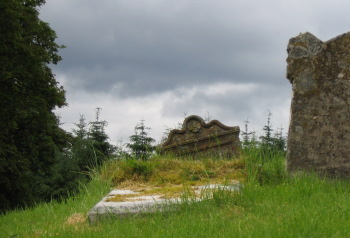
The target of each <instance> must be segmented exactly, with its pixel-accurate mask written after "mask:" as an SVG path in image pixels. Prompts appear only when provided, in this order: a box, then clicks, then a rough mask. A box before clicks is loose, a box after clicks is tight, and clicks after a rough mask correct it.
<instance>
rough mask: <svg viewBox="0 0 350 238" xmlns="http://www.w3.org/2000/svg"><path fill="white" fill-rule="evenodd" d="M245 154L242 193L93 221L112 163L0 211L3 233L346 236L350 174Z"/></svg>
mask: <svg viewBox="0 0 350 238" xmlns="http://www.w3.org/2000/svg"><path fill="white" fill-rule="evenodd" d="M243 160H244V163H245V170H244V173H243V174H244V176H245V182H244V187H243V190H242V192H241V193H227V192H225V191H218V192H217V193H215V194H214V197H213V199H211V200H205V201H202V202H198V203H185V204H183V205H179V207H178V208H179V209H177V210H176V211H173V212H166V213H155V214H149V215H142V216H141V215H136V216H133V217H129V218H124V219H119V220H112V221H105V222H101V223H99V224H98V225H95V226H90V225H88V223H87V221H86V213H87V212H88V210H89V209H90V208H91V207H92V206H93V205H94V204H95V203H96V202H97V201H98V200H100V199H101V197H102V196H103V195H104V194H106V193H107V192H108V191H109V187H110V185H111V184H109V183H108V182H103V181H107V180H109V179H110V178H114V175H111V174H108V173H110V171H109V169H110V168H111V166H110V165H109V166H108V168H107V167H105V168H104V170H103V172H102V173H100V174H99V175H98V176H97V175H95V176H94V179H93V180H92V182H91V183H90V184H88V185H87V186H86V187H83V190H82V192H81V194H79V195H77V196H76V197H72V198H69V199H68V200H67V201H65V202H62V203H57V202H52V203H48V204H41V205H38V206H37V207H35V208H32V209H26V210H21V211H13V212H10V213H8V214H6V215H2V216H0V231H1V232H0V237H162V238H163V237H349V236H350V226H349V221H350V182H348V181H342V180H328V179H324V178H318V177H317V176H316V175H314V174H311V175H304V174H299V175H295V176H289V175H287V174H286V173H285V171H284V157H283V155H281V154H276V153H270V152H268V153H266V152H264V153H262V152H261V151H259V150H252V149H251V150H249V151H246V152H245V153H244V155H243ZM190 167H191V166H190ZM153 171H155V170H153ZM102 178H104V179H102ZM107 178H108V179H107ZM158 182H159V181H158Z"/></svg>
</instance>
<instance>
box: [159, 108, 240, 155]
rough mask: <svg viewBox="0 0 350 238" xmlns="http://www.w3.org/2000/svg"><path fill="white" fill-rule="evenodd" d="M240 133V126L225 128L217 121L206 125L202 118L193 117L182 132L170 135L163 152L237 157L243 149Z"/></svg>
mask: <svg viewBox="0 0 350 238" xmlns="http://www.w3.org/2000/svg"><path fill="white" fill-rule="evenodd" d="M239 132H240V130H239V127H238V126H234V127H230V126H225V125H224V124H222V123H221V122H219V121H217V120H212V121H210V122H209V123H205V121H204V120H203V119H202V118H201V117H199V116H195V115H192V116H189V117H187V118H186V119H185V120H184V122H183V124H182V129H181V130H178V129H174V130H172V131H171V132H170V133H169V136H168V138H167V140H166V141H165V142H164V143H163V144H162V147H161V150H162V152H163V153H173V154H175V155H194V154H198V153H201V154H203V153H205V154H210V155H218V156H225V157H230V156H236V155H237V154H238V153H239V150H240V148H241V143H240V140H239Z"/></svg>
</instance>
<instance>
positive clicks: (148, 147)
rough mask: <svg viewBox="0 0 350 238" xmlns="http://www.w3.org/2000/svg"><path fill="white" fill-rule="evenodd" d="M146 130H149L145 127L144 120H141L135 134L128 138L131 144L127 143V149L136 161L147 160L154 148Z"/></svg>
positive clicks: (152, 140)
mask: <svg viewBox="0 0 350 238" xmlns="http://www.w3.org/2000/svg"><path fill="white" fill-rule="evenodd" d="M148 130H150V128H149V127H146V126H145V123H144V120H141V122H140V123H138V124H137V125H136V127H135V134H134V135H132V136H130V141H131V143H128V144H127V147H129V148H130V149H131V151H132V154H133V155H134V156H135V158H137V159H142V160H147V159H148V158H149V156H150V155H151V154H152V152H153V151H154V150H155V146H153V145H152V143H153V142H155V140H154V139H153V138H151V137H149V136H148V133H147V131H148Z"/></svg>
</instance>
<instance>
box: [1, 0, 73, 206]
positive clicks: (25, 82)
mask: <svg viewBox="0 0 350 238" xmlns="http://www.w3.org/2000/svg"><path fill="white" fill-rule="evenodd" d="M44 3H45V1H44V0H1V1H0V119H1V123H0V211H1V210H4V209H7V208H11V207H15V206H19V205H23V204H30V203H32V202H34V201H38V200H41V199H49V198H50V195H51V194H52V192H53V191H52V187H51V186H50V183H49V180H50V178H52V176H53V174H54V171H53V166H54V165H55V164H56V162H57V160H58V159H57V156H56V155H57V152H58V151H60V150H62V148H63V147H64V146H65V143H66V133H65V132H64V131H63V130H62V129H61V128H60V127H59V120H58V118H57V116H56V115H55V114H54V112H53V110H54V109H55V108H56V107H62V106H64V105H65V104H66V101H65V91H64V90H63V88H62V87H59V85H58V83H57V81H56V80H55V77H54V75H53V73H52V72H51V69H50V68H49V64H56V63H57V62H58V61H60V60H61V57H60V56H59V55H58V50H59V49H60V48H62V47H63V46H61V45H58V44H57V43H56V42H55V39H56V34H55V32H54V31H53V30H52V29H51V28H50V26H49V24H48V23H46V22H43V21H42V20H40V19H39V11H38V8H39V7H40V6H42V5H43V4H44Z"/></svg>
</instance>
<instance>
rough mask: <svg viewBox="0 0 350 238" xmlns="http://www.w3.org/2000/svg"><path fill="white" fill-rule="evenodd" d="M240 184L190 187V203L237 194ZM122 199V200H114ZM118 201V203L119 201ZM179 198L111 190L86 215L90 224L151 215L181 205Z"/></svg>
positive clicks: (134, 191) (135, 191)
mask: <svg viewBox="0 0 350 238" xmlns="http://www.w3.org/2000/svg"><path fill="white" fill-rule="evenodd" d="M241 187H242V184H241V183H239V182H236V181H235V182H234V183H232V184H230V185H220V184H208V185H202V186H192V187H190V188H191V190H192V191H194V194H195V196H193V197H191V201H193V202H198V201H201V200H204V199H210V198H212V195H213V192H215V191H218V190H220V191H230V192H239V191H240V189H241ZM116 197H119V198H120V197H122V198H123V199H116V200H117V201H113V200H114V198H116ZM119 200H120V201H119ZM182 202H183V199H181V198H180V196H177V197H173V198H166V197H165V196H164V195H162V194H154V195H143V194H142V192H137V189H134V190H131V189H113V190H112V191H111V192H110V193H109V194H107V195H106V196H105V197H104V198H103V199H102V200H101V201H100V202H98V203H97V204H96V205H95V206H94V207H93V208H92V209H91V210H90V211H89V213H88V219H89V222H90V224H96V223H98V222H99V221H100V220H103V219H113V218H114V219H116V218H122V217H126V216H130V215H135V214H141V213H152V212H156V211H169V210H171V209H173V208H174V207H173V206H171V205H174V204H181V203H182Z"/></svg>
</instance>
